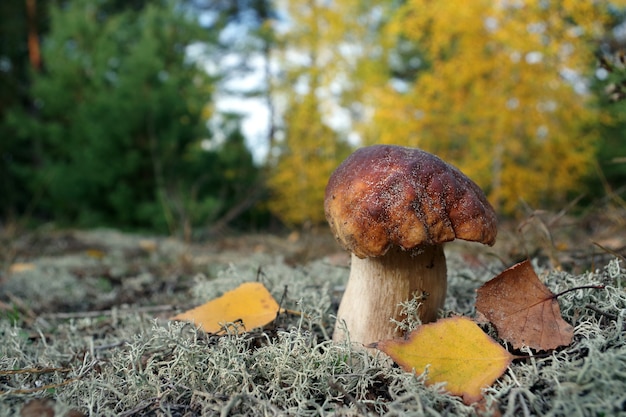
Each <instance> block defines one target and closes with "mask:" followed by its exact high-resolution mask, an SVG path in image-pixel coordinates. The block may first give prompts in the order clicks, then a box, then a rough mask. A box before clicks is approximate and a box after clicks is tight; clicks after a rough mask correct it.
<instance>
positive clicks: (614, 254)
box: [592, 242, 626, 262]
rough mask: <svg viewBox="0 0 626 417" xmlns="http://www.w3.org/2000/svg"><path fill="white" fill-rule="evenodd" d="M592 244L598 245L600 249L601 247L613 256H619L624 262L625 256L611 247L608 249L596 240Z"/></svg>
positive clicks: (625, 260)
mask: <svg viewBox="0 0 626 417" xmlns="http://www.w3.org/2000/svg"><path fill="white" fill-rule="evenodd" d="M592 243H593V244H594V245H596V246H597V247H599V248H600V249H602V250H603V251H605V252H607V253H610V254H611V255H613V256H616V257H618V258H620V259H621V260H622V261H624V262H626V257H624V256H623V255H620V254H619V253H617V252H616V251H614V250H613V249H609V248H607V247H604V246H602V245H601V244H599V243H598V242H592Z"/></svg>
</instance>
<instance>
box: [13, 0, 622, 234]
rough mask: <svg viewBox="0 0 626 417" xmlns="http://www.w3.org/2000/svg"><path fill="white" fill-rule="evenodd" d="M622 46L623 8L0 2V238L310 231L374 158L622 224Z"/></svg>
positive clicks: (502, 201)
mask: <svg viewBox="0 0 626 417" xmlns="http://www.w3.org/2000/svg"><path fill="white" fill-rule="evenodd" d="M624 51H626V1H623V0H619V1H618V0H616V1H600V0H597V1H596V0H593V1H591V0H589V1H545V0H528V1H523V0H510V1H507V0H499V1H496V0H493V1H486V0H475V1H472V2H464V3H462V4H460V3H458V2H450V1H428V0H413V1H411V0H409V1H389V0H334V1H326V0H286V1H281V0H213V1H211V0H172V1H147V0H143V1H142V0H65V1H62V0H11V1H2V2H0V229H1V228H2V227H7V226H8V225H16V224H18V225H20V226H23V227H33V226H37V225H41V224H49V223H54V224H55V225H58V226H62V227H80V228H90V227H115V228H119V229H122V230H133V231H149V232H153V233H159V234H170V235H175V236H180V237H184V238H186V239H192V238H194V237H202V236H207V235H210V234H211V233H216V232H219V233H224V232H225V231H235V230H241V231H272V230H289V229H301V228H310V227H314V226H316V225H322V224H324V223H325V220H324V212H323V198H324V188H325V186H326V182H327V180H328V177H329V175H330V174H331V173H332V171H333V170H334V168H335V167H336V166H337V165H338V164H339V163H340V162H341V161H342V160H343V159H344V158H345V157H346V156H347V155H348V154H350V153H351V152H352V151H353V150H354V149H355V148H356V147H358V146H364V145H370V144H375V143H387V144H398V145H407V146H415V147H420V148H422V149H424V150H426V151H429V152H432V153H435V154H437V155H438V156H440V157H441V158H443V159H444V160H446V161H448V162H450V163H452V164H454V165H456V166H457V167H459V168H460V169H461V170H462V171H464V172H465V173H466V174H467V175H468V176H469V177H470V178H472V179H474V180H475V181H476V182H477V183H478V184H479V185H480V186H481V187H482V188H483V189H484V190H485V192H486V194H487V195H488V197H489V199H490V201H491V202H492V204H493V205H494V207H495V208H496V210H497V211H498V213H499V214H500V216H501V217H502V218H503V219H517V220H518V221H519V220H520V219H524V218H527V217H528V216H529V214H531V213H535V212H536V211H537V210H546V211H551V212H556V213H558V212H563V211H564V210H565V211H568V213H573V214H577V213H578V214H584V213H585V212H586V211H587V210H590V209H592V208H596V209H597V208H598V207H602V208H603V210H605V209H611V210H615V211H616V212H622V213H623V211H624V209H625V208H626V203H625V202H624V198H625V197H626V99H625V98H626V66H625V64H626V55H625V52H624ZM625 218H626V217H624V216H622V217H621V218H620V219H621V220H620V221H622V225H623V220H624V219H625Z"/></svg>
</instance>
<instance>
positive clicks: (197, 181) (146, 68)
mask: <svg viewBox="0 0 626 417" xmlns="http://www.w3.org/2000/svg"><path fill="white" fill-rule="evenodd" d="M140 3H141V2H135V3H133V4H137V5H138V6H137V7H129V8H128V9H125V10H123V11H117V9H116V8H115V7H112V6H111V5H112V4H114V3H113V2H112V3H108V2H106V1H103V2H91V1H87V0H75V1H72V2H71V3H67V4H64V5H63V7H56V6H55V7H53V8H52V10H51V31H50V34H49V36H48V37H47V38H46V40H45V42H44V44H43V48H42V54H43V62H44V67H45V71H44V72H42V73H41V74H36V75H35V76H34V79H33V86H32V92H31V96H32V100H33V103H34V104H35V109H36V117H33V115H32V114H29V113H28V112H24V111H20V110H15V111H12V112H11V113H10V114H9V115H8V119H7V120H8V122H9V125H10V127H11V128H12V129H13V131H14V137H13V138H12V140H16V141H20V143H22V144H24V145H25V146H27V148H28V149H29V151H30V152H32V153H33V154H34V159H35V160H36V161H37V162H38V168H39V169H37V171H36V172H35V173H34V174H31V176H30V177H29V184H28V185H29V189H30V191H31V192H32V193H33V194H35V195H41V199H40V201H39V204H38V208H39V210H41V211H42V212H45V213H48V214H49V215H51V216H52V217H53V218H54V219H55V220H59V221H65V222H71V223H78V224H79V225H84V226H92V225H102V224H112V225H116V226H120V227H133V228H136V227H151V228H155V229H157V230H161V231H165V230H170V231H176V230H185V231H187V232H188V231H189V230H190V228H191V226H192V225H198V224H206V222H209V221H211V220H215V219H216V218H217V217H218V216H219V215H220V213H222V212H224V210H225V207H227V206H228V205H229V204H232V202H233V201H235V200H236V199H238V198H241V195H236V194H235V193H233V192H229V191H233V190H238V191H237V192H240V193H244V194H245V192H244V191H242V189H244V188H245V184H246V182H247V181H250V179H249V177H250V175H249V173H250V170H253V169H254V167H253V164H252V160H251V157H250V154H249V152H248V150H247V149H246V148H245V147H242V146H240V144H241V137H240V135H239V136H238V135H237V133H236V132H233V134H231V135H228V136H227V137H226V138H224V140H223V143H222V144H221V145H220V146H217V147H214V149H213V150H211V151H206V150H204V149H203V146H202V144H203V143H206V142H210V132H209V131H208V130H207V128H206V119H207V117H208V116H210V115H211V114H212V112H213V109H212V108H211V107H210V103H211V98H212V93H213V91H214V88H215V83H216V81H217V79H216V78H215V77H211V76H209V75H207V72H206V71H204V69H203V67H202V65H201V64H202V60H207V59H210V57H208V56H193V55H191V54H189V53H188V51H189V49H188V48H187V47H188V46H189V45H191V44H193V43H200V42H204V43H206V44H210V43H216V42H217V36H218V35H219V30H220V29H221V28H220V27H218V26H216V27H215V28H212V30H205V29H203V28H201V27H200V26H199V24H198V23H197V22H195V21H194V20H192V19H190V16H188V15H186V14H185V13H184V12H183V11H182V9H181V8H177V7H176V5H170V4H169V3H166V2H148V3H149V4H148V5H146V6H145V7H142V4H140ZM200 49H202V48H198V50H200ZM206 49H208V48H204V50H206ZM231 144H234V145H235V146H231ZM225 161H231V163H232V164H233V165H229V166H228V169H230V170H241V171H242V172H243V175H242V176H241V177H240V176H239V175H238V174H236V175H230V176H229V177H227V176H225V175H224V171H225V170H227V169H226V168H225V166H224V162H225ZM205 178H211V179H212V182H211V181H205ZM216 178H219V181H215V180H214V179H216ZM247 184H248V185H250V183H249V182H248V183H247ZM226 190H229V191H226Z"/></svg>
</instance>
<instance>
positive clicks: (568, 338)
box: [476, 261, 574, 350]
mask: <svg viewBox="0 0 626 417" xmlns="http://www.w3.org/2000/svg"><path fill="white" fill-rule="evenodd" d="M477 293H478V295H477V297H476V310H477V311H478V312H480V313H482V314H483V315H484V316H485V317H486V318H487V320H489V321H490V322H491V323H493V325H494V326H496V329H498V335H499V336H500V337H501V338H502V339H504V340H507V341H509V342H510V343H511V344H512V345H513V347H514V348H516V349H519V348H521V347H522V346H528V347H530V348H532V349H537V350H550V349H555V348H557V347H558V346H564V345H569V344H570V343H571V342H572V338H573V337H574V329H573V327H572V326H571V325H570V324H569V323H567V322H566V321H565V320H563V317H561V310H560V309H559V303H558V302H557V300H556V298H555V297H554V294H553V293H552V292H551V291H550V290H549V289H548V288H547V287H546V286H545V285H544V284H543V283H542V282H541V281H540V280H539V277H537V274H536V273H535V271H534V269H533V267H532V265H531V264H530V262H529V261H524V262H521V263H519V264H517V265H514V266H512V267H511V268H509V269H507V270H505V271H504V272H502V273H501V274H500V275H498V276H497V277H495V278H493V279H492V280H490V281H488V282H486V283H485V284H483V285H482V286H481V287H480V288H479V289H478V290H477Z"/></svg>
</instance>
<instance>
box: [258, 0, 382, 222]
mask: <svg viewBox="0 0 626 417" xmlns="http://www.w3.org/2000/svg"><path fill="white" fill-rule="evenodd" d="M382 4H384V2H376V1H367V0H361V1H348V0H338V1H334V2H330V3H329V2H324V1H319V0H304V1H294V2H289V3H288V4H287V6H286V10H285V12H286V14H287V16H288V17H287V19H286V20H287V22H288V24H287V26H288V27H287V28H286V29H281V30H280V31H277V34H276V35H275V44H274V51H273V57H274V59H275V60H276V62H277V63H278V66H279V71H278V72H277V73H276V74H275V76H274V77H273V78H272V79H271V80H270V83H271V92H272V94H273V97H274V102H276V103H282V104H283V106H282V111H281V110H280V109H279V110H277V113H279V114H280V115H281V121H280V122H279V123H277V131H276V138H275V139H274V141H273V145H274V146H273V149H272V155H271V157H270V161H269V163H270V174H269V175H270V178H269V180H268V184H269V186H270V188H271V190H272V192H273V196H272V199H271V202H270V209H271V210H272V211H273V213H275V214H276V215H277V216H278V217H279V218H280V219H282V220H283V221H284V222H285V223H287V224H289V225H302V224H305V223H313V224H315V223H320V222H323V221H324V211H323V201H324V189H325V187H326V183H327V181H328V177H329V176H330V175H331V173H332V172H333V170H334V169H335V168H336V167H337V165H339V163H340V162H341V161H342V160H343V159H344V158H345V157H346V156H347V154H348V153H349V151H350V147H349V145H348V143H347V135H348V133H349V131H350V130H351V125H350V122H351V120H355V122H357V123H358V122H359V121H363V120H364V119H365V118H366V115H364V114H363V113H362V109H363V105H362V100H363V99H364V97H363V95H362V92H363V85H364V84H367V83H372V82H380V80H381V77H384V76H385V72H384V71H380V70H379V68H378V66H379V63H384V61H385V60H384V59H383V58H384V53H385V50H384V48H383V45H382V44H381V43H380V42H379V39H378V35H377V34H378V28H379V26H378V25H379V24H380V21H381V19H382V16H383V15H384V13H385V10H386V6H382ZM346 16H350V18H346ZM342 106H343V107H342Z"/></svg>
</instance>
